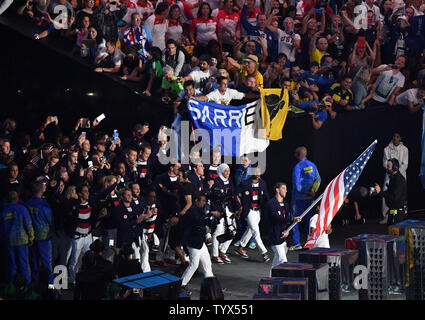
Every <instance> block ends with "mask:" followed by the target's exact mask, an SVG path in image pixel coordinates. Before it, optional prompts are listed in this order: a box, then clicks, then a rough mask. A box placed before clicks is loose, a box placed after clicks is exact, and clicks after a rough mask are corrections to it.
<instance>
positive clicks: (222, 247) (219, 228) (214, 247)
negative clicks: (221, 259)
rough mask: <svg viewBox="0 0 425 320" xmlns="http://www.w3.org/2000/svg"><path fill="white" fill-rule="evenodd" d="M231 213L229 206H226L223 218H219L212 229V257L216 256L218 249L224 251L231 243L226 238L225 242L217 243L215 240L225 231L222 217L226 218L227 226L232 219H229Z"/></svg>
mask: <svg viewBox="0 0 425 320" xmlns="http://www.w3.org/2000/svg"><path fill="white" fill-rule="evenodd" d="M232 214H233V213H232V212H230V210H229V208H228V207H226V213H225V216H224V217H223V218H221V219H220V223H219V224H218V225H217V228H216V229H215V231H214V234H213V236H212V255H213V257H218V254H219V251H220V252H223V253H226V252H227V249H229V246H230V244H231V243H232V240H228V241H226V242H222V243H219V242H218V240H217V237H218V236H220V235H222V234H224V233H225V231H226V228H225V226H224V219H227V223H228V225H229V226H231V225H232V219H230V216H231V215H232Z"/></svg>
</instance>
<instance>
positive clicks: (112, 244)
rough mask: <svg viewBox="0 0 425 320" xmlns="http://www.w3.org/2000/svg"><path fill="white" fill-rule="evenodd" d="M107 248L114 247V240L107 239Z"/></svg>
mask: <svg viewBox="0 0 425 320" xmlns="http://www.w3.org/2000/svg"><path fill="white" fill-rule="evenodd" d="M109 246H110V247H113V246H114V239H109Z"/></svg>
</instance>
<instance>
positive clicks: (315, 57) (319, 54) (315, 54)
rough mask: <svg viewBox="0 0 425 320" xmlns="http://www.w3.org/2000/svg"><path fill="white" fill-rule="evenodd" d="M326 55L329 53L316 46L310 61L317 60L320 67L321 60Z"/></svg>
mask: <svg viewBox="0 0 425 320" xmlns="http://www.w3.org/2000/svg"><path fill="white" fill-rule="evenodd" d="M325 55H328V53H327V52H324V53H322V52H320V51H319V49H317V48H316V50H314V51H313V52H311V53H310V63H312V62H314V61H315V62H317V63H318V64H319V67H320V61H321V60H322V57H323V56H325Z"/></svg>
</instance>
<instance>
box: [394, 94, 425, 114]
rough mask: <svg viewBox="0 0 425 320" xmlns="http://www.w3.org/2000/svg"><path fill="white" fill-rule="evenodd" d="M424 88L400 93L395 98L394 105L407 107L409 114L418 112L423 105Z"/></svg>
mask: <svg viewBox="0 0 425 320" xmlns="http://www.w3.org/2000/svg"><path fill="white" fill-rule="evenodd" d="M424 98H425V88H412V89H409V90H406V91H404V92H403V93H400V94H399V95H398V96H397V97H396V98H395V104H398V105H401V106H406V107H409V111H410V113H414V112H417V111H419V109H420V108H421V107H422V106H423V104H424Z"/></svg>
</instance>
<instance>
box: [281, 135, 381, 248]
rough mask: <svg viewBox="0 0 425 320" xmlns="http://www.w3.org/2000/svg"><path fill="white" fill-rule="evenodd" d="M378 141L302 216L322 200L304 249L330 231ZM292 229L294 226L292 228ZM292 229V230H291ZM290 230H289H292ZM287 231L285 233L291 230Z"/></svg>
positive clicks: (328, 187) (339, 176)
mask: <svg viewBox="0 0 425 320" xmlns="http://www.w3.org/2000/svg"><path fill="white" fill-rule="evenodd" d="M376 144H377V141H376V140H375V141H374V142H373V143H372V144H371V145H370V146H369V147H368V148H367V149H366V150H365V151H364V152H363V153H362V154H361V155H360V156H359V157H358V158H357V159H356V161H354V162H353V163H352V164H351V165H350V166H348V167H347V168H346V169H345V170H344V171H342V172H341V173H340V174H339V175H338V176H337V177H336V178H334V179H333V180H332V181H331V182H330V183H329V184H328V186H327V187H326V189H325V192H323V194H322V195H321V196H320V197H319V198H317V199H316V200H315V201H314V202H313V203H312V204H311V205H310V207H309V208H307V209H306V210H305V212H304V213H303V214H302V215H301V216H304V215H305V214H306V213H307V212H308V211H309V210H310V209H311V208H312V207H313V206H314V205H315V204H316V203H317V202H318V201H319V200H320V199H322V201H321V202H320V209H319V214H318V217H317V223H316V227H315V228H314V229H315V230H314V232H313V233H311V234H310V235H309V236H308V239H307V241H306V244H305V245H304V248H309V249H310V248H313V247H314V246H316V244H317V241H318V240H319V238H320V236H321V235H322V234H323V233H324V232H325V230H327V229H328V227H329V225H330V224H331V221H332V219H333V218H334V217H335V215H336V213H337V212H338V210H339V208H340V207H341V206H342V204H343V203H344V201H345V199H346V198H347V195H348V194H349V193H350V191H351V189H353V186H354V184H355V183H356V181H357V179H358V178H359V176H360V174H361V173H362V171H363V169H364V167H365V166H366V163H367V161H368V160H369V158H370V156H371V155H372V152H373V150H374V149H375V147H376ZM291 227H292V226H291ZM291 227H290V228H291ZM290 228H288V229H290ZM288 229H287V230H285V232H287V231H289V230H288Z"/></svg>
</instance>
